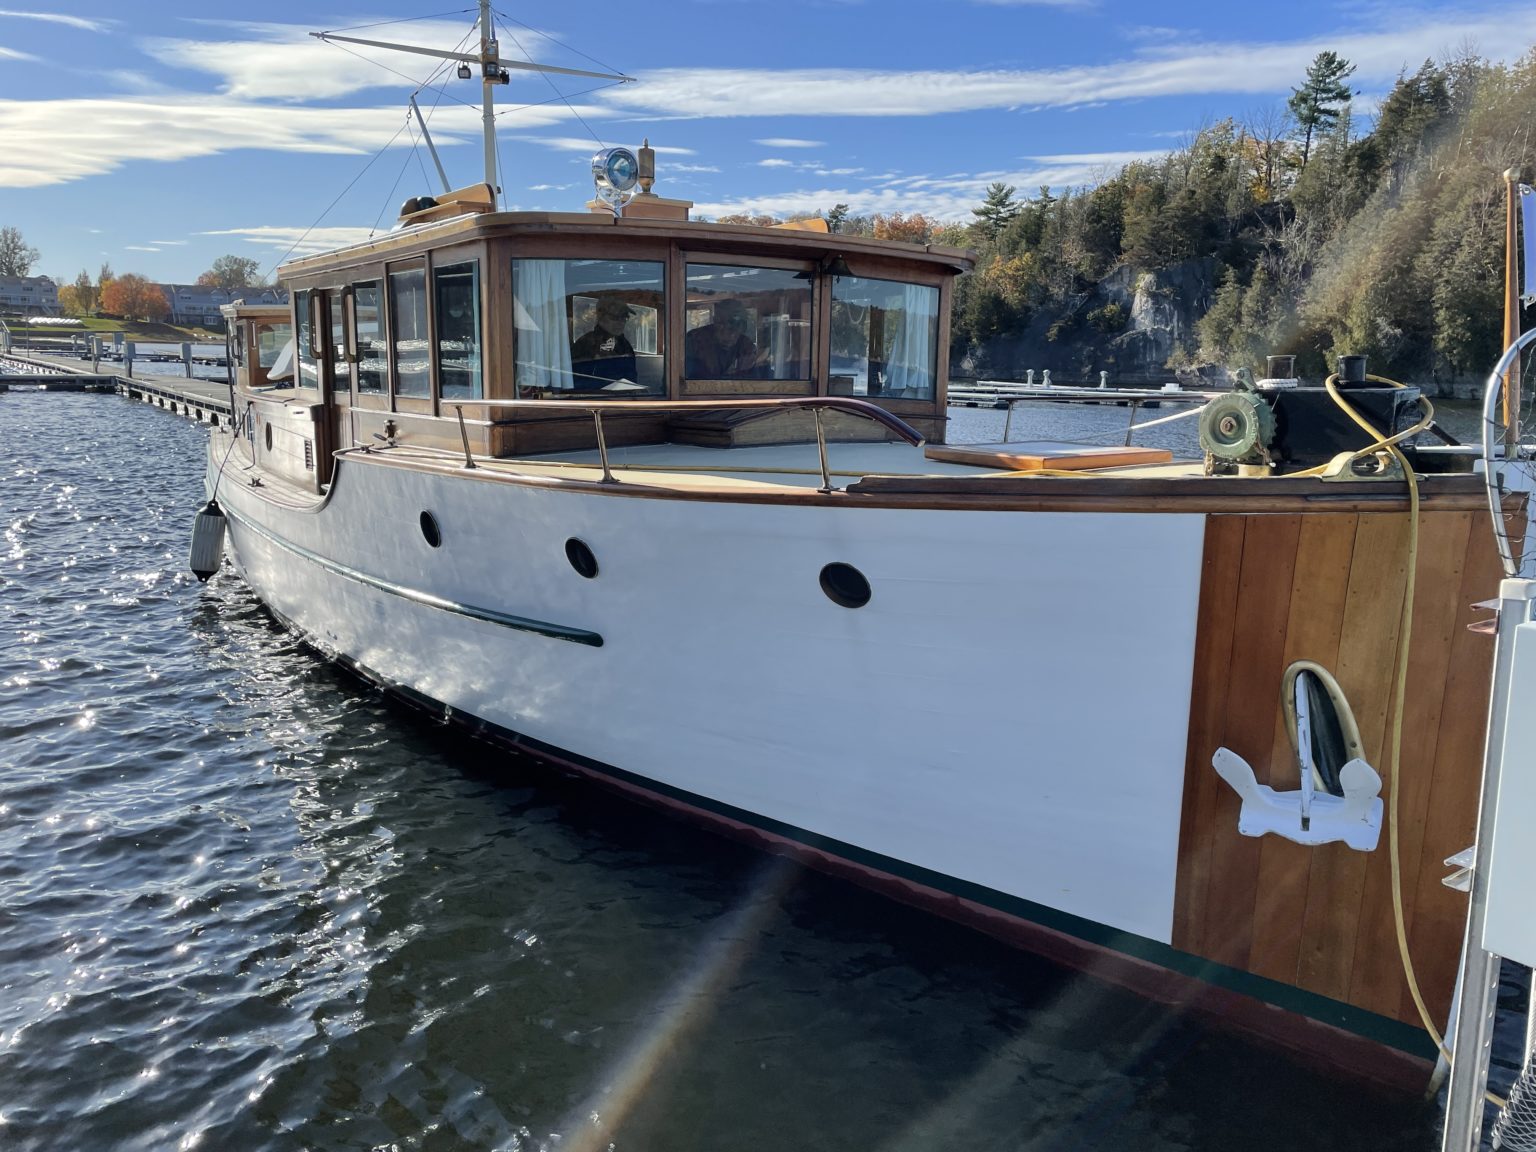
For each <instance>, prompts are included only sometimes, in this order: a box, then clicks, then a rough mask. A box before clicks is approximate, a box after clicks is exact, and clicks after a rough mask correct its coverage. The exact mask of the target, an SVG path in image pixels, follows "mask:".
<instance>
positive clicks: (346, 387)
mask: <svg viewBox="0 0 1536 1152" xmlns="http://www.w3.org/2000/svg"><path fill="white" fill-rule="evenodd" d="M325 305H326V308H325V310H326V316H327V320H326V323H327V326H328V331H329V333H330V336H329V338H328V339H327V340H326V342H325V375H326V379H327V381H328V383H329V386H330V397H329V400H330V402H329V403H328V404H327V405H326V414H327V415H328V416H329V418H330V419H329V421H328V424H327V438H328V439H329V441H330V443H329V444H328V445H326V452H325V466H324V469H323V476H322V481H323V482H324V483H327V484H328V483H330V479H331V475H330V474H331V470H332V468H333V467H334V462H333V461H332V459H331V453H332V452H334V451H336V450H337V449H340V448H350V447H352V356H351V354H350V353H351V348H352V342H351V340H350V339H348V333H347V316H346V307H345V305H346V300H345V293H344V292H343V290H342V289H340V288H333V289H331V290H330V291H329V292H327V293H326V294H325Z"/></svg>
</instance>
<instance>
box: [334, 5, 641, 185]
mask: <svg viewBox="0 0 1536 1152" xmlns="http://www.w3.org/2000/svg"><path fill="white" fill-rule="evenodd" d="M310 35H311V36H313V37H314V38H315V39H317V40H324V41H325V42H326V43H328V44H331V43H340V44H361V45H363V46H364V47H367V48H389V49H392V50H393V51H396V52H413V53H415V54H416V55H418V56H434V57H436V58H437V59H439V60H457V61H459V63H460V69H459V76H460V77H461V78H463V79H468V78H469V69H468V68H467V67H465V65H469V64H479V65H480V87H481V91H482V92H483V97H482V99H481V102H480V129H481V134H482V135H483V136H484V138H485V139H484V148H485V182H486V183H487V184H489V185H490V186H491V194H492V197H493V198H494V197H496V196H498V195H499V194H500V189H499V188H498V187H497V184H496V100H495V96H494V95H493V93H494V91H495V89H494V86H495V85H497V84H505V83H506V82H507V80H508V79H509V76H508V74H507V69H509V68H516V69H518V70H520V71H524V72H545V73H553V74H554V75H556V76H586V77H589V78H591V79H594V80H617V81H618V82H619V83H620V84H633V83H634V81H635V78H634V77H633V76H625V75H623V74H622V73H615V72H589V71H587V70H586V69H584V68H557V67H555V66H554V65H552V64H534V63H532V62H529V61H523V60H506V61H503V60H502V59H501V48H500V45H498V44H497V43H496V26H495V25H494V24H492V23H491V0H480V51H478V52H445V51H443V50H442V49H440V48H423V47H421V46H419V45H416V44H394V43H390V42H389V41H387V40H364V39H363V38H362V37H359V36H342V35H340V34H338V33H336V32H311V33H310ZM413 106H414V101H413ZM420 115H421V113H420V111H418V112H417V116H418V118H419V117H420ZM422 127H423V129H425V127H426V122H425V121H423V122H422ZM436 158H437V156H436V150H435V149H434V150H433V159H434V160H435V159H436Z"/></svg>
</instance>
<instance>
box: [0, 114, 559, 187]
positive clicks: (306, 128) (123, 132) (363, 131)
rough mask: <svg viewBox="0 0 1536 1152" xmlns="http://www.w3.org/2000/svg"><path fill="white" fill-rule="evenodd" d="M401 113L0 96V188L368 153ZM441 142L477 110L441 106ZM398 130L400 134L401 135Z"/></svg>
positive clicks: (400, 141) (466, 137)
mask: <svg viewBox="0 0 1536 1152" xmlns="http://www.w3.org/2000/svg"><path fill="white" fill-rule="evenodd" d="M571 115H572V113H571V112H570V111H568V110H567V109H566V108H564V107H561V106H556V105H546V106H544V107H542V108H525V109H519V110H516V111H509V112H508V114H507V116H506V118H505V119H506V121H507V122H510V123H511V124H513V125H516V126H520V127H523V128H538V127H546V126H553V125H556V124H560V123H563V122H565V121H566V120H568V118H569V117H570V116H571ZM402 123H403V117H402V115H401V111H400V109H399V108H398V107H389V108H294V107H286V106H284V107H274V106H273V105H270V104H252V103H245V102H241V101H233V100H224V99H220V98H217V97H209V96H194V95H188V94H178V95H175V96H166V97H153V98H151V97H129V98H119V99H110V100H108V99H82V100H0V140H4V141H5V147H4V148H3V149H0V188H4V187H11V188H29V187H43V186H46V185H50V184H65V183H68V182H70V181H73V180H81V179H85V178H87V177H91V176H99V175H102V174H104V173H107V172H111V171H113V170H114V169H116V168H119V167H121V166H122V165H123V164H124V163H127V162H129V161H133V160H157V161H175V160H186V159H189V158H192V157H197V156H216V155H219V154H220V153H223V152H229V151H231V150H233V149H237V148H254V149H262V150H266V151H274V152H316V153H332V154H346V155H362V156H365V155H368V154H369V153H372V152H374V151H376V150H378V149H380V148H382V147H384V145H385V144H386V143H388V142H389V141H390V140H391V139H393V140H394V145H395V147H397V148H398V147H408V146H409V145H410V143H411V139H410V136H409V134H407V133H404V132H400V131H399V129H400V126H401V124H402ZM434 124H435V129H436V130H435V131H434V132H433V139H434V141H435V142H436V144H437V146H438V147H439V148H446V147H451V146H452V145H454V144H462V143H467V142H474V143H476V144H478V142H479V138H480V117H479V112H478V110H477V109H473V108H461V107H457V106H455V107H450V108H441V109H439V110H438V114H437V117H436V119H435V120H434ZM397 133H398V135H397Z"/></svg>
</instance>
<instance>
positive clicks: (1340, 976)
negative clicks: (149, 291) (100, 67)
mask: <svg viewBox="0 0 1536 1152" xmlns="http://www.w3.org/2000/svg"><path fill="white" fill-rule="evenodd" d="M485 26H486V27H489V24H488V22H487V24H486V25H485ZM464 59H465V60H467V61H469V62H471V63H475V62H477V63H479V65H480V67H481V69H482V75H483V77H484V83H485V92H486V103H487V107H489V104H490V95H491V89H492V85H493V84H494V83H495V77H496V76H497V74H498V73H499V74H500V75H503V76H504V75H505V71H504V65H505V62H503V61H500V60H499V58H498V56H497V54H496V48H495V44H494V40H493V39H492V38H491V36H490V35H489V34H488V33H487V34H483V35H482V42H481V48H480V52H479V53H469V54H465V56H464ZM594 166H595V168H596V170H597V175H598V183H599V192H600V195H599V197H598V198H597V199H596V200H595V201H594V203H593V204H591V205H589V206H588V209H587V210H585V211H579V212H571V213H558V212H504V211H499V210H498V209H497V198H496V193H495V191H494V188H493V186H492V184H491V179H492V177H491V175H490V174H489V172H488V176H487V182H486V183H485V184H482V185H478V186H475V187H472V188H470V189H468V190H461V191H458V192H452V193H446V194H443V195H440V196H437V197H435V198H428V199H426V200H425V201H423V200H420V199H413V200H412V201H408V202H407V204H406V208H405V211H404V212H403V214H402V217H401V220H400V225H399V227H398V228H397V229H396V230H395V231H393V232H391V233H389V234H387V235H383V236H381V237H379V238H378V239H376V240H374V241H371V242H369V243H365V244H359V245H356V246H353V247H349V248H344V249H341V250H338V251H334V252H330V253H326V254H323V255H316V256H310V257H306V258H303V259H299V260H295V261H293V262H291V263H289V264H287V265H286V266H284V267H283V268H282V269H281V271H280V278H281V281H282V283H283V284H284V285H285V286H286V287H288V288H289V290H290V291H291V294H292V305H291V310H284V309H274V308H271V307H246V306H243V305H235V306H231V307H229V308H228V309H227V310H226V314H227V316H228V318H229V321H230V328H231V349H232V360H233V361H234V363H235V364H236V379H235V382H234V385H233V391H234V401H235V410H236V413H237V415H238V422H237V423H236V424H235V426H234V427H232V428H229V429H218V430H216V431H215V432H214V433H213V435H212V440H211V443H210V450H209V457H208V472H207V487H208V491H209V493H210V495H211V496H212V497H213V498H214V501H215V504H214V507H215V508H216V509H217V510H221V512H222V515H223V516H224V517H226V518H227V525H228V527H227V549H226V550H227V555H228V558H229V559H230V560H231V561H232V562H233V564H234V566H235V567H236V569H237V570H238V571H239V573H240V574H241V575H242V576H243V577H244V579H245V580H246V581H247V582H248V583H249V584H250V586H251V587H252V588H253V589H254V590H255V591H256V593H257V594H258V595H259V596H260V597H261V599H262V600H263V601H264V602H265V603H266V604H267V605H268V606H269V607H270V609H271V610H272V612H273V613H274V614H275V615H276V616H277V617H278V618H279V619H280V620H282V621H284V622H285V623H286V624H287V625H289V626H290V627H292V628H293V629H295V630H296V631H297V632H299V633H300V634H301V635H302V636H304V637H305V638H306V639H307V640H308V641H309V642H310V643H312V644H313V645H314V646H315V647H316V648H317V649H319V650H320V651H322V652H323V653H325V654H327V655H328V656H330V657H332V658H334V659H335V660H337V661H340V662H342V663H343V664H345V665H347V666H348V667H350V668H353V669H355V670H356V671H358V672H359V673H361V674H362V675H364V676H365V677H367V678H369V679H370V680H372V681H375V682H377V683H379V684H381V685H383V686H385V687H386V688H388V689H389V690H391V691H392V692H394V693H397V694H398V695H400V696H401V697H403V698H405V699H407V700H409V701H412V702H414V703H415V704H417V705H419V706H421V707H423V708H427V709H430V710H431V711H433V712H435V713H438V714H441V715H443V716H446V717H448V718H450V719H452V720H454V721H456V722H460V723H463V724H465V725H468V726H470V727H471V728H473V729H475V730H477V731H480V732H482V733H484V734H486V735H487V736H490V737H493V738H495V739H498V740H500V741H502V742H505V743H507V744H510V745H512V746H514V747H516V748H518V749H521V750H523V751H524V752H526V753H529V754H531V755H532V756H535V757H537V758H540V759H542V760H545V761H547V762H550V763H552V764H554V765H557V766H559V767H560V768H561V769H564V770H569V771H574V772H577V773H581V774H584V775H589V776H592V777H595V778H597V779H600V780H602V781H605V782H606V783H608V784H609V785H611V786H614V787H616V788H619V789H621V790H624V791H627V792H632V793H634V794H636V795H637V796H641V797H644V798H647V799H649V800H651V801H654V802H658V803H661V804H665V805H669V806H672V807H674V808H678V809H681V810H684V811H686V812H688V813H691V814H693V815H695V816H697V817H699V818H701V819H704V820H707V821H710V822H713V823H714V824H716V825H717V826H719V827H721V828H724V829H727V830H729V831H732V832H735V833H739V834H742V835H745V836H748V837H753V838H758V839H761V840H763V841H765V842H769V843H771V844H772V845H774V846H776V847H777V849H779V850H782V851H788V852H793V853H796V854H799V855H801V856H803V857H804V858H806V859H807V860H810V861H812V862H815V863H817V864H819V865H822V866H825V867H828V868H831V869H834V870H838V871H841V872H843V873H845V874H847V875H850V876H853V877H854V878H856V879H858V880H859V881H860V882H863V883H867V884H872V885H875V886H880V887H884V888H886V889H887V890H890V891H892V892H894V893H895V894H897V895H898V896H900V897H902V898H904V899H908V900H913V901H917V902H921V903H926V904H930V905H932V906H933V907H935V908H937V909H939V910H940V911H942V912H944V913H945V914H947V915H951V916H955V917H959V918H962V919H966V920H969V921H972V922H974V923H977V924H980V925H982V926H983V927H985V928H987V929H988V930H991V931H994V932H998V933H1002V934H1007V935H1017V936H1019V937H1021V938H1023V939H1026V940H1027V941H1028V942H1029V943H1030V945H1031V946H1032V947H1035V948H1038V949H1043V950H1045V951H1046V952H1048V953H1049V954H1051V955H1054V956H1057V957H1059V958H1061V959H1063V960H1065V961H1068V962H1072V963H1077V964H1082V965H1085V966H1090V967H1092V968H1093V969H1094V970H1095V972H1097V973H1099V974H1102V975H1105V976H1107V977H1109V978H1112V979H1117V980H1122V981H1125V982H1126V983H1128V984H1131V985H1132V986H1135V987H1137V988H1139V989H1141V990H1143V991H1146V992H1148V993H1150V994H1153V995H1157V996H1163V997H1168V998H1187V999H1189V1000H1191V1002H1192V1003H1194V1004H1196V1005H1197V1006H1200V1007H1202V1008H1204V1009H1206V1010H1209V1011H1212V1012H1214V1013H1217V1014H1220V1015H1223V1016H1227V1017H1232V1018H1239V1017H1240V1018H1242V1019H1244V1020H1246V1021H1247V1022H1249V1023H1250V1024H1254V1025H1256V1026H1258V1027H1261V1028H1264V1029H1265V1030H1266V1031H1270V1032H1274V1033H1279V1032H1288V1033H1289V1034H1290V1036H1291V1038H1292V1039H1294V1040H1296V1041H1297V1042H1298V1043H1304V1044H1308V1045H1309V1046H1311V1047H1313V1048H1317V1049H1326V1050H1329V1051H1332V1052H1333V1053H1334V1054H1336V1055H1338V1057H1339V1058H1340V1059H1347V1060H1349V1061H1350V1062H1352V1063H1353V1064H1354V1065H1355V1066H1356V1067H1357V1068H1368V1067H1372V1066H1376V1065H1378V1064H1379V1065H1380V1066H1383V1067H1385V1066H1386V1065H1387V1064H1390V1063H1392V1059H1391V1057H1390V1056H1389V1055H1388V1053H1390V1052H1391V1051H1393V1050H1396V1051H1398V1052H1399V1053H1400V1052H1402V1051H1408V1052H1412V1053H1414V1054H1415V1059H1419V1060H1422V1059H1423V1057H1424V1056H1425V1055H1426V1054H1427V1052H1429V1051H1430V1048H1429V1046H1428V1044H1427V1043H1426V1042H1424V1041H1423V1039H1422V1034H1421V1033H1419V1032H1418V1031H1417V1026H1418V1023H1419V1020H1420V1014H1419V1012H1418V1011H1417V1009H1416V1008H1415V1005H1414V995H1413V992H1412V991H1411V988H1410V980H1409V978H1407V977H1405V966H1404V963H1403V961H1402V957H1401V956H1400V948H1399V944H1398V934H1397V931H1396V928H1395V914H1394V903H1395V902H1397V904H1398V907H1399V908H1400V912H1401V916H1402V920H1403V929H1404V932H1403V934H1404V938H1405V940H1406V944H1407V951H1408V953H1409V954H1410V955H1411V957H1412V961H1413V963H1414V965H1415V966H1416V972H1417V981H1418V984H1419V985H1420V986H1421V987H1422V992H1423V999H1424V1001H1425V1004H1426V1007H1427V1012H1428V1015H1429V1016H1430V1017H1431V1018H1432V1019H1434V1020H1437V1021H1439V1022H1440V1024H1442V1025H1443V1022H1444V1020H1445V1017H1446V1014H1447V1010H1448V1007H1449V1003H1450V999H1451V994H1452V984H1453V977H1454V973H1455V970H1456V966H1457V961H1458V951H1459V948H1460V941H1461V932H1462V925H1463V923H1464V920H1465V912H1466V909H1465V904H1466V897H1465V896H1464V895H1463V894H1462V893H1460V892H1457V891H1453V890H1451V889H1450V888H1447V887H1445V886H1443V885H1442V884H1441V879H1442V876H1443V874H1444V872H1445V869H1444V867H1443V866H1442V864H1441V861H1442V860H1444V859H1445V858H1446V857H1448V856H1450V855H1452V854H1453V853H1455V852H1456V851H1458V850H1459V849H1462V848H1464V847H1465V846H1466V845H1467V844H1468V843H1469V842H1470V841H1471V837H1472V834H1473V823H1474V820H1475V814H1476V808H1477V800H1478V782H1479V775H1480V765H1481V756H1482V736H1483V728H1484V719H1485V715H1486V708H1487V694H1488V681H1489V662H1490V651H1491V649H1490V642H1489V639H1488V637H1487V636H1486V635H1484V634H1482V633H1480V632H1479V631H1477V630H1476V629H1473V628H1471V627H1469V626H1471V625H1474V624H1475V623H1476V622H1477V620H1478V614H1477V611H1476V609H1475V608H1474V605H1475V604H1476V603H1477V602H1479V601H1482V600H1484V599H1485V598H1486V597H1489V596H1490V595H1492V594H1493V593H1494V592H1495V591H1496V588H1497V584H1498V579H1499V576H1500V567H1499V558H1498V555H1497V553H1496V551H1495V548H1494V544H1493V541H1492V538H1491V536H1490V534H1489V533H1488V532H1487V530H1486V526H1485V525H1486V521H1485V519H1484V517H1486V515H1487V511H1488V509H1487V503H1486V495H1485V490H1484V485H1483V482H1482V480H1481V479H1480V478H1479V477H1478V476H1477V475H1476V474H1474V471H1473V469H1472V467H1471V465H1472V461H1473V456H1472V454H1471V452H1470V450H1464V449H1461V448H1460V447H1458V446H1456V445H1454V444H1426V443H1424V440H1425V437H1423V436H1420V437H1417V438H1413V439H1410V438H1409V435H1408V434H1409V433H1410V432H1411V431H1413V430H1422V429H1424V428H1426V427H1428V419H1427V418H1424V419H1421V413H1422V412H1423V411H1424V410H1425V409H1426V407H1427V406H1426V405H1425V404H1424V403H1423V402H1421V401H1420V400H1419V398H1418V396H1417V393H1416V391H1415V390H1413V389H1411V388H1399V387H1394V386H1389V385H1386V384H1382V383H1380V382H1376V381H1375V380H1374V379H1373V378H1365V377H1364V376H1363V373H1362V371H1361V370H1360V369H1359V367H1358V366H1353V365H1351V366H1348V367H1347V369H1346V373H1345V377H1346V378H1344V379H1342V380H1339V381H1336V382H1335V381H1330V383H1329V386H1328V387H1327V388H1326V389H1324V388H1321V387H1306V386H1299V385H1298V383H1297V382H1296V381H1295V380H1292V379H1289V376H1290V375H1291V374H1290V373H1289V372H1287V371H1285V370H1284V369H1283V367H1282V368H1280V369H1279V370H1277V371H1276V372H1272V373H1271V379H1269V380H1265V381H1260V382H1259V383H1258V384H1257V385H1253V386H1244V387H1241V388H1239V389H1236V390H1234V391H1233V392H1231V393H1230V394H1225V395H1223V396H1220V397H1217V398H1215V399H1213V400H1210V401H1209V403H1207V404H1206V406H1205V409H1204V410H1203V411H1202V414H1201V417H1200V422H1201V440H1202V444H1203V446H1204V453H1203V458H1198V459H1192V460H1176V459H1172V458H1171V457H1170V455H1169V454H1168V453H1166V452H1157V451H1153V450H1148V449H1143V448H1138V447H1130V448H1125V447H1119V448H1110V449H1105V448H1095V447H1085V446H1082V445H1071V444H1053V443H1040V442H1028V441H1023V442H1006V443H1000V444H991V445H950V444H946V443H945V425H946V408H945V397H946V389H947V387H948V378H947V377H948V373H947V368H948V346H949V320H948V315H949V303H950V296H951V286H952V283H953V281H954V278H955V276H956V275H958V274H960V273H963V272H964V271H966V270H967V269H968V268H969V267H970V264H971V257H970V256H969V255H968V254H967V253H966V252H964V251H962V250H958V249H954V248H948V247H943V246H940V245H933V244H930V245H917V244H904V243H895V242H885V241H877V240H873V239H868V238H864V237H854V236H844V235H837V234H830V233H827V232H826V231H824V230H814V231H813V230H808V229H806V228H792V227H780V228H758V227H746V226H734V225H722V224H714V223H706V222H703V221H695V220H692V219H690V218H689V211H688V208H689V206H688V205H687V203H686V202H682V201H677V200H672V199H667V198H663V197H661V196H658V195H656V194H655V193H654V192H653V191H652V190H651V184H652V180H653V178H654V171H653V167H652V161H651V158H650V156H649V155H648V150H645V149H642V150H641V152H640V154H639V155H636V154H634V153H630V152H628V151H626V150H622V149H619V150H609V151H607V152H604V153H600V154H599V156H598V157H597V159H596V160H595V161H594ZM290 335H291V337H292V339H291V342H290ZM285 346H286V351H285ZM1351 413H1354V415H1353V416H1352V415H1351ZM1357 417H1358V419H1357ZM1359 420H1363V421H1364V423H1363V424H1361V423H1360V422H1359ZM1394 441H1395V442H1394ZM1404 464H1406V465H1407V466H1408V469H1409V470H1408V472H1405V471H1404V467H1403V465H1404ZM1413 509H1416V510H1417V511H1416V515H1414V514H1413V513H1412V511H1411V510H1413ZM218 514H219V513H218V511H211V512H209V513H208V516H209V517H210V518H211V517H215V516H217V515H218ZM211 539H212V537H211V536H203V537H201V540H202V544H203V545H204V552H205V561H204V563H203V564H202V565H201V567H202V568H203V569H204V571H205V572H206V571H208V570H210V569H211V568H212V567H215V566H216V564H217V561H216V558H215V560H214V561H212V562H208V560H207V553H208V546H209V541H210V540H211ZM196 546H197V545H196V543H195V547H196ZM211 546H212V547H213V548H214V549H215V550H216V549H217V546H218V542H217V541H213V543H212V545H211ZM1409 628H1411V633H1412V643H1411V646H1408V645H1406V643H1405V641H1406V640H1407V636H1406V634H1405V632H1406V630H1407V629H1409ZM1400 675H1401V676H1403V677H1405V678H1406V680H1405V683H1406V689H1405V695H1404V697H1403V699H1402V702H1401V706H1400V707H1398V706H1395V704H1394V691H1395V688H1396V686H1397V684H1398V678H1399V676H1400ZM1399 729H1400V731H1399ZM1394 748H1396V749H1397V750H1398V752H1399V753H1400V755H1398V756H1397V757H1396V759H1397V760H1398V761H1399V762H1398V763H1397V765H1396V767H1395V769H1394V767H1393V761H1394V758H1395V757H1394V753H1393V750H1394ZM1213 761H1214V763H1213ZM1384 801H1385V804H1384ZM1384 808H1385V811H1384ZM1265 833H1268V834H1265ZM1383 833H1385V834H1383ZM1394 854H1395V856H1396V858H1397V862H1398V864H1399V865H1400V879H1396V880H1395V870H1394V867H1393V859H1392V858H1393V856H1394ZM1276 1005H1278V1006H1280V1007H1282V1008H1284V1009H1286V1010H1288V1011H1278V1012H1277V1011H1275V1010H1274V1007H1273V1006H1276ZM1319 1022H1320V1023H1319ZM1410 1025H1411V1026H1412V1027H1410ZM1346 1035H1352V1036H1355V1037H1358V1036H1361V1035H1364V1036H1367V1037H1369V1038H1370V1040H1371V1043H1370V1044H1369V1046H1368V1052H1367V1055H1366V1056H1364V1057H1362V1056H1360V1055H1359V1054H1358V1053H1355V1052H1353V1050H1351V1049H1350V1047H1349V1044H1348V1043H1347V1042H1346V1041H1345V1040H1344V1039H1343V1038H1344V1037H1345V1036H1346ZM1346 1053H1348V1055H1345V1054H1346Z"/></svg>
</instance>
